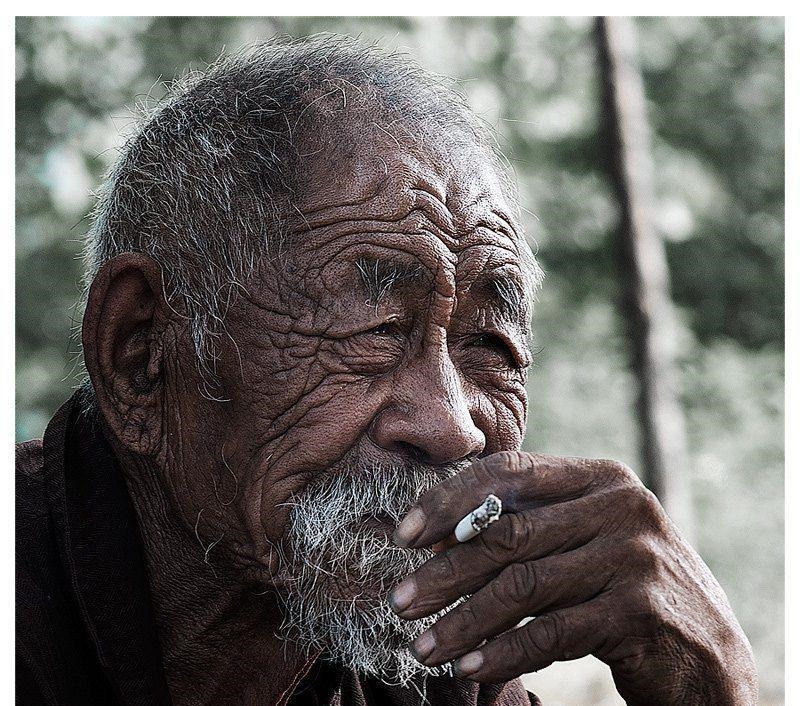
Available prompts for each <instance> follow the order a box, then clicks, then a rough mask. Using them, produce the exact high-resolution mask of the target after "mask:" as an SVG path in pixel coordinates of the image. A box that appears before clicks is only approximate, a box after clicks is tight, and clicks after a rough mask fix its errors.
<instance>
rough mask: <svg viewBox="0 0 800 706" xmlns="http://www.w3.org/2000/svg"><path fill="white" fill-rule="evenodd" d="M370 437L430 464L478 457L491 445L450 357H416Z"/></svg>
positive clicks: (396, 450)
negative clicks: (476, 422) (428, 358)
mask: <svg viewBox="0 0 800 706" xmlns="http://www.w3.org/2000/svg"><path fill="white" fill-rule="evenodd" d="M371 436H372V441H373V442H374V443H375V444H377V445H378V446H380V447H381V448H384V449H386V450H387V451H392V452H394V453H399V454H402V455H405V456H410V457H412V458H414V459H415V460H418V461H422V462H424V463H429V464H431V465H442V464H445V463H453V462H455V461H460V460H462V459H464V458H470V457H473V456H477V455H478V454H479V453H480V452H481V451H483V449H484V447H485V446H486V437H485V436H484V434H483V432H482V431H481V430H480V429H478V427H477V426H475V422H474V421H473V419H472V414H471V412H470V402H469V400H468V398H467V396H466V395H465V393H464V389H463V385H462V382H461V379H460V377H459V375H458V373H457V371H456V370H455V367H454V366H453V363H452V361H451V360H450V358H449V356H445V357H444V359H443V360H441V361H431V360H428V361H425V360H420V361H417V363H416V364H415V365H413V366H412V369H407V370H406V374H405V375H404V377H403V380H402V381H401V380H399V379H398V380H396V384H395V395H394V399H393V402H392V403H391V404H390V405H388V406H387V407H386V408H384V409H383V410H382V411H381V412H380V413H379V414H378V417H377V418H376V419H375V421H374V422H373V425H372V428H371Z"/></svg>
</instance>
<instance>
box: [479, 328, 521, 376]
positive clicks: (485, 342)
mask: <svg viewBox="0 0 800 706" xmlns="http://www.w3.org/2000/svg"><path fill="white" fill-rule="evenodd" d="M470 345H472V346H476V347H479V348H486V349H488V350H490V351H492V352H493V353H495V354H497V355H500V356H502V357H503V359H504V361H505V362H506V363H507V364H508V365H509V366H510V367H512V368H522V367H525V366H521V365H520V364H519V362H518V361H517V359H516V356H515V355H514V352H513V351H512V350H511V346H509V345H508V343H506V342H505V341H504V340H503V339H502V338H501V337H500V336H498V335H497V334H494V333H482V334H480V335H479V336H476V337H475V338H473V339H472V341H471V342H470Z"/></svg>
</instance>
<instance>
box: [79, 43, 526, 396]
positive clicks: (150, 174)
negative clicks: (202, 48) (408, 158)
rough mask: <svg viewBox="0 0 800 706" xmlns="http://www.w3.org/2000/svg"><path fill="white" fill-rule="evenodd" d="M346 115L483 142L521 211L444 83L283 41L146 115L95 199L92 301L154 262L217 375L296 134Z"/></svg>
mask: <svg viewBox="0 0 800 706" xmlns="http://www.w3.org/2000/svg"><path fill="white" fill-rule="evenodd" d="M337 113H340V114H341V115H342V120H343V121H344V120H347V121H350V120H355V121H357V120H358V119H366V120H369V121H370V122H371V123H372V122H375V121H376V120H379V121H380V125H379V126H380V127H381V128H382V129H386V130H389V129H391V130H393V131H395V132H396V131H397V130H402V131H403V138H404V139H412V140H413V139H417V140H425V139H428V138H429V137H431V136H433V135H436V136H438V137H442V136H444V135H447V136H449V137H448V139H461V140H467V141H469V142H471V143H472V144H475V145H478V146H483V147H484V148H485V149H486V151H487V155H488V156H489V158H490V159H492V160H493V161H494V163H495V165H496V167H497V173H498V176H499V177H500V179H501V180H502V181H503V183H504V186H505V188H506V189H507V191H508V192H509V195H510V196H511V197H512V198H510V202H511V203H512V204H513V203H515V198H514V194H513V186H512V182H511V180H509V179H508V178H507V174H506V172H507V170H506V168H505V167H506V164H505V163H504V162H503V161H502V157H501V156H500V153H499V150H497V149H496V146H495V144H494V141H493V138H492V134H491V131H490V130H489V129H488V128H487V127H486V126H485V125H484V124H483V123H482V121H481V120H480V119H479V118H477V117H476V116H475V115H474V114H473V113H472V112H471V111H470V110H469V108H468V107H467V106H466V103H465V101H464V100H463V98H462V97H461V96H459V95H458V94H457V93H455V92H454V91H453V90H452V89H451V88H450V87H448V86H447V85H446V84H445V81H444V80H442V79H441V78H439V77H436V76H434V75H432V74H430V73H428V72H426V71H424V70H423V69H421V68H420V67H419V66H417V65H416V64H415V63H414V62H413V61H411V60H410V59H409V58H408V57H406V56H404V55H402V54H398V53H390V52H386V51H384V50H381V49H379V48H377V47H376V46H374V45H371V46H365V45H363V44H362V43H360V42H359V41H357V40H355V39H352V38H349V37H343V36H334V35H318V36H315V37H310V38H304V39H300V40H296V39H291V38H276V39H273V40H270V41H268V42H260V43H257V44H255V45H252V46H250V47H249V48H247V49H245V50H243V51H240V52H238V53H235V54H233V55H229V56H226V57H222V58H221V59H219V60H218V61H216V62H215V63H214V64H212V65H211V66H209V67H208V69H206V70H205V71H203V72H201V73H197V74H194V75H191V76H188V77H186V78H185V79H183V80H181V81H178V82H176V83H175V84H173V86H172V87H171V89H170V91H169V95H168V96H167V97H166V98H165V99H164V100H163V101H161V102H160V103H159V104H158V105H157V106H156V107H155V109H153V110H150V111H149V112H148V114H147V115H144V116H142V118H141V121H140V123H139V125H138V128H137V130H136V132H135V134H134V135H133V136H132V137H131V138H130V139H129V140H128V141H127V143H126V144H125V145H124V147H123V148H122V150H121V154H120V157H119V159H118V161H117V162H116V164H115V165H114V167H113V168H112V170H111V172H110V173H109V175H108V177H107V179H106V181H105V183H104V185H103V186H102V187H101V190H100V196H99V200H98V203H97V206H96V208H95V210H94V214H93V215H94V222H93V225H92V227H91V229H90V231H89V233H88V235H87V242H86V249H85V255H86V265H87V267H86V279H85V284H86V288H87V291H88V286H89V285H90V284H91V282H92V280H93V279H94V277H95V276H96V274H97V272H98V270H99V268H100V267H102V265H103V264H104V263H106V262H107V261H108V260H110V259H111V258H113V257H115V256H116V255H119V254H121V253H125V252H143V253H146V254H148V255H149V256H151V257H152V258H153V259H154V260H155V261H156V262H157V263H158V264H159V265H160V267H161V268H162V271H163V273H164V282H165V293H166V295H167V300H168V301H169V302H170V303H171V305H173V306H175V307H176V310H179V311H180V312H181V313H182V314H183V315H185V316H186V318H187V320H188V324H189V330H190V333H191V337H192V340H193V344H194V347H195V350H196V353H197V362H198V367H199V369H200V371H201V373H202V374H203V378H204V379H205V380H208V379H209V378H208V376H207V375H206V374H209V375H210V376H211V378H212V379H213V377H214V373H215V370H216V360H217V351H218V346H217V344H218V341H219V338H220V337H221V336H223V335H225V328H224V318H225V312H226V307H228V306H229V305H230V302H231V301H233V299H234V298H235V296H236V289H237V287H239V286H240V285H241V284H242V282H243V281H245V280H246V279H247V277H248V275H249V274H250V273H251V272H252V271H253V269H254V267H255V264H256V262H257V261H258V259H259V258H260V257H262V256H264V254H265V253H275V252H276V250H277V249H279V248H280V246H281V244H282V243H283V242H284V241H285V240H286V238H287V235H288V233H287V222H288V220H289V216H290V214H291V212H292V209H293V204H294V194H295V193H296V192H297V188H298V181H299V180H298V174H299V168H298V165H299V159H298V148H297V143H298V136H301V135H303V134H310V133H308V132H307V131H308V130H309V129H313V128H314V127H315V121H316V120H317V119H318V116H320V115H321V114H324V115H326V116H330V115H336V114H337ZM454 135H457V136H458V137H457V138H453V136H454Z"/></svg>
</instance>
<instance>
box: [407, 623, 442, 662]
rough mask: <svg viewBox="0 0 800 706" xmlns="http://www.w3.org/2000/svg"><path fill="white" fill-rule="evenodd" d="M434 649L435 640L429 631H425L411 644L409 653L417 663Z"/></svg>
mask: <svg viewBox="0 0 800 706" xmlns="http://www.w3.org/2000/svg"><path fill="white" fill-rule="evenodd" d="M435 647H436V638H435V637H434V635H433V633H432V632H431V631H430V630H426V631H425V632H424V633H422V635H420V636H419V637H418V638H417V639H416V640H414V642H412V643H411V651H412V652H413V653H414V657H416V658H417V661H418V662H423V661H424V660H425V658H426V657H427V656H428V655H429V654H430V653H431V652H433V649H434V648H435Z"/></svg>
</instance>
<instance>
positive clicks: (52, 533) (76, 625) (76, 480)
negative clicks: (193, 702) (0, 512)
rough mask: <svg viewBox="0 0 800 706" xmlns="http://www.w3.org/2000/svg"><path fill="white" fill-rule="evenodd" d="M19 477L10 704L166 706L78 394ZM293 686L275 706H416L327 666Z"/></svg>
mask: <svg viewBox="0 0 800 706" xmlns="http://www.w3.org/2000/svg"><path fill="white" fill-rule="evenodd" d="M16 469H17V480H16V484H17V485H16V495H17V503H16V548H17V559H16V602H17V611H16V673H17V677H16V689H17V703H18V704H22V705H24V706H29V705H30V706H39V705H40V704H47V705H48V706H78V705H80V706H91V705H93V704H109V705H111V704H114V705H119V706H123V705H125V706H134V705H136V706H156V705H164V706H167V705H168V704H170V696H169V692H168V690H167V683H166V679H165V675H164V670H163V667H162V662H161V651H160V647H159V642H158V635H157V631H156V625H155V620H154V615H153V607H152V604H151V598H150V593H149V587H148V581H147V574H146V568H145V558H144V552H143V548H142V543H141V540H140V537H139V532H138V527H137V522H136V515H135V513H134V510H133V506H132V504H131V500H130V497H129V496H128V491H127V487H126V485H125V481H124V478H123V476H122V474H121V472H120V469H119V465H118V463H117V461H116V459H115V457H114V454H113V452H112V450H111V448H110V447H109V445H108V443H107V441H106V440H105V438H104V437H103V434H102V432H101V431H100V429H99V427H98V425H97V423H96V421H95V420H94V419H93V418H92V416H91V415H86V414H83V413H82V412H81V394H80V393H76V394H75V395H74V396H73V397H72V398H71V399H70V400H69V401H68V402H66V403H65V404H64V405H63V406H62V407H61V409H60V410H59V411H58V412H57V413H56V415H55V416H54V417H53V419H52V420H51V421H50V424H49V425H48V427H47V430H46V431H45V434H44V439H43V441H28V442H25V443H22V444H18V445H17V449H16ZM282 668H284V667H283V665H281V664H276V669H282ZM300 676H301V675H299V674H298V675H297V677H298V678H297V679H292V680H290V681H291V682H292V683H294V684H297V686H296V688H294V690H293V691H291V690H290V693H284V694H282V695H280V696H279V697H276V704H281V705H283V704H288V706H322V705H323V704H325V705H327V704H330V705H331V706H333V705H336V706H366V705H367V704H389V705H396V706H411V704H419V703H421V696H420V695H419V694H418V693H417V692H416V691H415V690H414V689H404V688H399V687H386V686H384V685H381V684H379V683H378V682H376V681H375V680H372V679H367V678H363V677H359V676H358V675H357V674H355V673H353V672H351V671H349V670H345V669H342V668H339V667H336V666H333V665H330V664H327V663H324V662H322V661H318V662H316V663H315V664H314V665H313V666H311V668H310V670H309V671H308V672H307V673H306V674H305V675H304V676H302V678H299V677H300ZM426 696H427V703H429V704H431V706H467V705H471V704H476V705H478V704H480V705H481V706H490V705H491V706H529V705H530V704H538V703H539V702H538V700H537V699H536V697H534V696H532V695H530V694H528V693H527V692H526V691H525V690H524V689H523V688H522V685H521V684H520V682H519V681H513V682H509V683H508V684H505V685H494V686H478V685H477V684H474V683H472V682H469V681H467V680H460V679H453V678H446V677H436V678H429V679H428V680H427V688H426ZM265 706H268V705H266V704H265Z"/></svg>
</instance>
